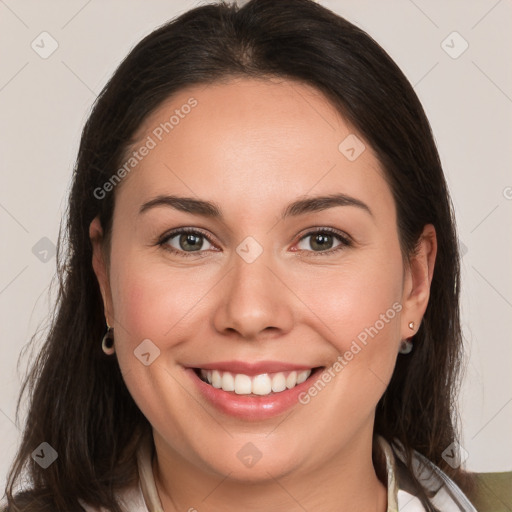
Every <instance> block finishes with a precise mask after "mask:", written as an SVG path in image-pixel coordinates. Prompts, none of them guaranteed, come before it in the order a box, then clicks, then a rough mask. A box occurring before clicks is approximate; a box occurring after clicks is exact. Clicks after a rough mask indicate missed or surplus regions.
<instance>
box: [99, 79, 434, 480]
mask: <svg viewBox="0 0 512 512" xmlns="http://www.w3.org/2000/svg"><path fill="white" fill-rule="evenodd" d="M186 105H188V107H186ZM171 116H174V117H171ZM165 123H167V124H165ZM347 137H348V138H347ZM137 139H138V142H137V143H135V144H134V145H133V147H132V149H131V152H130V154H131V155H132V157H133V158H136V159H137V162H136V163H135V162H134V161H132V162H131V163H132V164H135V165H133V166H131V164H130V163H128V165H127V166H126V168H125V169H130V171H129V172H127V173H126V174H127V175H126V176H125V177H124V179H123V181H122V183H121V184H120V185H118V186H117V189H116V190H115V194H116V205H115V210H114V218H113V226H112V238H111V248H110V251H111V252H110V260H109V261H110V264H109V266H108V267H107V265H106V263H105V260H104V259H103V258H102V253H101V250H100V249H101V242H102V238H101V226H100V225H99V222H98V220H97V219H95V221H94V222H93V223H92V224H91V239H92V241H93V246H94V261H93V264H94V268H95V271H96V274H97V276H98V280H99V283H100V286H101V289H102V293H103V297H104V302H105V313H106V317H107V320H108V321H109V324H110V325H113V326H114V329H115V348H116V357H117V358H118V361H119V365H120V367H121V370H122V372H123V375H124V379H125V382H126V385H127V386H128V389H129V391H130V393H131V394H132V396H133V398H134V399H135V401H136V403H137V404H138V406H139V407H140V409H141V410H142V412H143V413H144V415H145V416H146V417H147V418H148V420H149V421H150V423H151V425H152V426H153V432H154V439H155V444H156V447H157V452H158V455H159V457H161V458H162V459H166V460H168V461H169V462H170V463H171V462H177V461H179V463H180V465H181V467H188V468H195V469H198V470H201V471H204V472H206V473H209V474H212V475H226V474H228V473H230V475H231V477H232V478H234V479H240V480H258V479H264V478H267V477H268V474H269V473H270V474H272V475H273V476H274V477H279V476H282V475H287V474H293V473H294V472H296V473H302V474H306V473H314V470H315V468H318V467H320V466H321V465H322V467H326V466H336V465H339V464H342V462H341V461H343V460H349V459H350V457H354V456H356V454H358V453H359V454H360V453H361V450H363V451H365V453H368V450H369V446H368V444H369V442H370V441H371V436H372V429H373V422H374V414H375V408H376V404H377V402H378V400H379V399H380V397H381V396H382V394H383V393H384V391H385V389H386V386H387V384H388V382H389V380H390V378H391V375H392V372H393V369H394V365H395V362H396V357H397V353H398V350H399V346H400V341H401V340H402V339H404V338H406V337H409V336H411V335H412V334H414V332H416V330H417V327H418V325H419V322H420V321H421V316H422V314H423V312H424V309H425V307H426V303H427V300H428V285H429V283H430V279H431V275H432V262H433V258H434V257H435V237H434V238H433V237H432V236H425V240H427V242H425V243H424V244H423V245H421V247H420V251H419V252H418V256H417V257H416V259H415V260H412V261H411V262H410V265H407V266H405V267H404V265H403V263H402V254H401V249H400V245H399V238H398V232H397V219H396V209H395V205H394V200H393V197H392V194H391V190H390V188H389V186H388V185H387V183H386V180H385V179H384V172H383V170H382V169H381V167H380V165H379V161H378V160H377V158H376V156H375V154H374V152H373V151H372V149H371V147H370V146H369V144H368V143H367V142H366V141H365V140H364V139H363V137H362V136H361V135H360V134H358V133H357V132H356V131H355V130H354V129H353V128H351V126H350V125H349V124H347V122H346V121H345V120H344V119H343V118H342V117H341V116H340V114H339V113H338V112H337V111H336V110H335V108H334V107H333V106H332V105H331V104H330V103H329V102H328V101H327V100H326V99H325V97H323V96H322V95H321V94H320V93H319V92H318V91H316V90H315V89H313V88H310V87H309V86H306V85H303V84H300V83H296V82H291V81H284V80H277V79H274V80H266V81H263V80H252V79H237V80H232V81H230V82H228V83H222V84H220V83H219V84H215V85H209V86H196V87H191V88H188V89H186V90H182V91H181V92H180V93H179V94H176V95H175V96H173V97H172V98H171V99H169V100H168V101H167V102H166V103H165V104H163V105H161V106H160V108H159V109H158V110H157V111H155V112H154V113H153V114H152V115H151V116H150V117H149V118H148V119H147V120H146V122H145V123H144V125H143V126H141V127H140V130H139V132H138V134H137ZM144 146H145V147H146V148H147V150H143V149H141V148H142V147H144ZM134 151H136V152H137V155H136V156H133V152H134ZM180 198H181V200H180ZM184 198H187V199H184ZM315 198H323V199H315ZM206 202H207V203H206ZM427 229H428V228H427ZM426 233H427V232H426ZM427 235H428V233H427ZM430 235H432V231H430ZM428 240H430V241H428ZM410 321H414V322H415V328H414V330H411V329H410V328H409V327H408V323H409V322H410ZM304 379H306V380H304ZM254 461H256V463H255V462H254Z"/></svg>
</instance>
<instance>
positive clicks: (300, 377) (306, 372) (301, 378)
mask: <svg viewBox="0 0 512 512" xmlns="http://www.w3.org/2000/svg"><path fill="white" fill-rule="evenodd" d="M310 375H311V370H303V371H302V372H300V373H299V374H298V375H297V384H302V383H303V382H304V381H305V380H306V379H307V378H308V377H309V376H310Z"/></svg>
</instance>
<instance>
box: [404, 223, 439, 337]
mask: <svg viewBox="0 0 512 512" xmlns="http://www.w3.org/2000/svg"><path fill="white" fill-rule="evenodd" d="M436 255H437V236H436V230H435V228H434V226H433V225H432V224H427V225H426V226H425V227H424V228H423V232H422V234H421V236H420V238H419V241H418V245H417V247H416V251H415V252H414V254H412V255H411V257H410V258H409V265H408V267H407V268H406V270H405V278H404V288H403V293H402V306H403V309H402V314H401V316H402V325H401V334H402V339H405V338H409V337H410V336H413V335H414V334H416V333H417V332H418V329H419V327H420V324H421V320H422V318H423V315H424V314H425V310H426V309H427V305H428V300H429V297H430V284H431V283H432V277H433V275H434V264H435V261H436ZM410 322H414V327H413V329H411V328H410V327H409V323H410Z"/></svg>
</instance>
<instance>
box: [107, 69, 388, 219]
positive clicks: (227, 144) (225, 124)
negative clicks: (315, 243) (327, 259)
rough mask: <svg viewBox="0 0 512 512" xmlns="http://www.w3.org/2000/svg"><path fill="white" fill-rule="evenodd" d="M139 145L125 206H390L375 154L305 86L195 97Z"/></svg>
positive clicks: (182, 101) (175, 102) (187, 93)
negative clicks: (156, 199)
mask: <svg viewBox="0 0 512 512" xmlns="http://www.w3.org/2000/svg"><path fill="white" fill-rule="evenodd" d="M136 140H137V142H135V143H134V144H133V145H132V147H131V148H130V151H129V154H128V157H129V155H132V154H133V152H137V153H138V155H137V161H136V162H133V163H134V164H135V165H134V166H133V169H129V173H127V177H126V178H124V182H123V183H122V187H119V188H120V189H121V190H118V191H116V193H117V194H119V195H120V196H121V197H120V198H119V200H120V202H121V201H122V202H123V203H124V202H131V203H137V204H139V205H140V204H141V203H142V202H143V201H144V200H148V199H150V198H151V197H152V196H156V195H158V194H169V193H178V194H184V195H187V196H191V195H197V196H200V197H201V198H209V199H212V200H215V201H216V202H219V203H223V204H225V205H226V208H229V207H230V206H233V207H238V208H237V209H238V210H239V209H240V205H241V204H242V205H243V206H244V211H248V209H250V208H251V207H254V208H257V207H258V206H260V207H264V206H268V207H270V205H272V204H276V203H277V202H278V203H279V205H281V203H283V202H287V200H288V199H293V198H294V197H296V196H304V195H308V194H313V193H314V194H316V193H318V194H320V193H332V192H336V191H340V192H343V193H347V194H351V195H356V196H360V197H364V198H366V200H368V199H369V198H370V197H372V196H373V197H374V199H375V198H376V199H377V200H378V199H379V198H380V199H381V200H382V201H384V202H386V201H387V203H388V204H387V206H388V207H389V206H390V204H389V201H390V199H391V196H390V191H389V189H388V187H387V184H386V181H385V180H384V177H383V171H382V169H381V168H380V165H379V162H378V160H377V158H376V156H375V154H374V153H373V151H372V149H371V148H370V147H369V146H368V144H367V143H365V142H364V140H363V138H362V137H361V136H360V135H359V134H358V133H357V132H356V131H355V130H354V129H353V128H352V127H351V126H350V125H349V124H348V123H347V121H346V120H345V119H344V118H343V117H342V116H341V114H340V113H339V112H338V111H337V110H336V108H334V106H333V105H332V104H331V103H330V102H329V101H328V100H327V99H326V98H325V96H324V95H322V94H321V93H320V92H319V91H318V90H316V89H315V88H313V87H311V86H309V85H306V84H302V83H299V82H295V81H289V80H283V79H265V80H262V79H257V80H256V79H249V78H241V79H233V80H231V81H229V82H225V83H214V84H209V85H197V86H192V87H188V88H186V89H183V90H181V91H180V92H178V93H177V94H175V95H173V96H172V97H171V98H169V99H168V100H167V101H165V102H164V103H163V104H162V105H161V106H160V107H159V108H158V109H157V110H155V111H154V112H153V113H152V114H151V115H150V116H149V117H148V118H147V119H146V120H145V122H144V123H143V124H142V125H141V127H140V128H139V130H138V132H137V134H136ZM144 147H146V148H148V149H145V150H144ZM347 149H348V150H349V152H348V153H347ZM352 149H354V151H352ZM361 151H362V152H361ZM359 152H361V153H360V155H359V156H357V155H358V153H359ZM141 153H144V155H141ZM354 154H355V156H356V157H357V158H355V159H354ZM133 158H135V157H133V156H132V159H133ZM116 202H117V201H116ZM391 206H392V205H391Z"/></svg>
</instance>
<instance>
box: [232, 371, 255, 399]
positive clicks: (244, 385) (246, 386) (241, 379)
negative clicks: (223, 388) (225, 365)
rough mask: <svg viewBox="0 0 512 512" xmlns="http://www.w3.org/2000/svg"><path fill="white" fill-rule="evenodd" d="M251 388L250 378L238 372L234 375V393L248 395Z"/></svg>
mask: <svg viewBox="0 0 512 512" xmlns="http://www.w3.org/2000/svg"><path fill="white" fill-rule="evenodd" d="M251 390H252V385H251V378H250V377H249V376H248V375H243V374H241V373H238V374H237V375H236V376H235V393H236V394H237V395H250V394H251Z"/></svg>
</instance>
